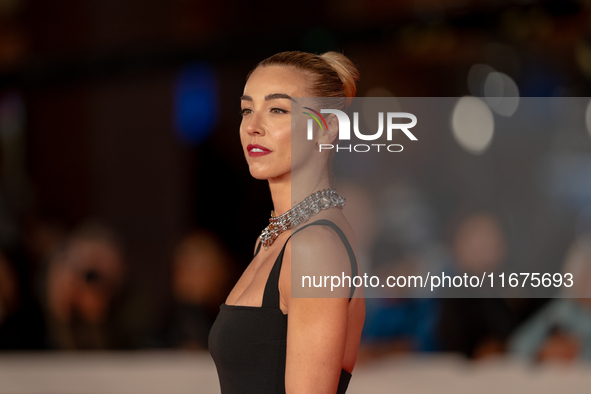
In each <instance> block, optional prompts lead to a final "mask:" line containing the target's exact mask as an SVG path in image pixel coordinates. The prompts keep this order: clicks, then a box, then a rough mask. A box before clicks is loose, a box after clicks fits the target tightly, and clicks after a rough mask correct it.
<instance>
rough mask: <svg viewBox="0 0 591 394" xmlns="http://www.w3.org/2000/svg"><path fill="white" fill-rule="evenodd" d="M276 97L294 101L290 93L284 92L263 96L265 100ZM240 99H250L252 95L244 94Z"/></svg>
mask: <svg viewBox="0 0 591 394" xmlns="http://www.w3.org/2000/svg"><path fill="white" fill-rule="evenodd" d="M276 99H288V100H292V101H293V102H296V101H295V100H294V99H293V98H292V97H291V96H290V95H288V94H285V93H272V94H268V95H266V96H265V101H269V100H276ZM240 100H244V101H252V97H250V96H246V95H244V96H242V97H240Z"/></svg>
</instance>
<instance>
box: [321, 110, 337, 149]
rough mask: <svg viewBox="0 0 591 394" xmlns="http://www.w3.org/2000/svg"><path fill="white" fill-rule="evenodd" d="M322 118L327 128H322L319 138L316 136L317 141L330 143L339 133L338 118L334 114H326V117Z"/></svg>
mask: <svg viewBox="0 0 591 394" xmlns="http://www.w3.org/2000/svg"><path fill="white" fill-rule="evenodd" d="M324 120H326V125H327V126H328V129H327V130H325V129H324V128H322V131H321V134H320V138H318V143H319V144H332V143H333V142H334V141H335V140H336V138H337V136H338V134H339V120H338V119H337V117H336V116H335V115H334V114H330V115H328V117H326V118H324Z"/></svg>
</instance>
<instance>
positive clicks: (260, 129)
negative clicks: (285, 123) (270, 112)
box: [242, 112, 265, 136]
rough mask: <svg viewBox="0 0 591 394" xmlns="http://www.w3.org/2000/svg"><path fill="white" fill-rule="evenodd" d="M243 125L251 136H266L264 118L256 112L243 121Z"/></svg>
mask: <svg viewBox="0 0 591 394" xmlns="http://www.w3.org/2000/svg"><path fill="white" fill-rule="evenodd" d="M242 125H243V127H244V130H245V131H246V133H247V134H248V135H250V136H253V135H255V134H258V135H260V136H263V135H265V128H264V124H263V119H262V116H261V115H260V114H259V113H257V112H254V113H252V114H250V115H248V116H247V117H245V118H243V119H242Z"/></svg>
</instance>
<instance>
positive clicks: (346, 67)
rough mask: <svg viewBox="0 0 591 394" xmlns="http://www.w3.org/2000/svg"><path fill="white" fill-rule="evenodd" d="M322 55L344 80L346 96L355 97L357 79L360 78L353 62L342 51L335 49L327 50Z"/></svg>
mask: <svg viewBox="0 0 591 394" xmlns="http://www.w3.org/2000/svg"><path fill="white" fill-rule="evenodd" d="M320 57H321V58H323V59H324V60H326V62H327V63H328V64H330V66H331V67H332V68H334V70H335V71H336V72H337V74H338V75H339V78H341V81H343V88H344V89H345V96H346V97H355V93H356V92H357V85H356V81H357V80H358V79H359V71H358V70H357V67H355V65H354V64H353V62H352V61H351V60H350V59H349V58H348V57H347V56H345V55H343V54H342V53H339V52H334V51H330V52H325V53H323V54H322V55H320Z"/></svg>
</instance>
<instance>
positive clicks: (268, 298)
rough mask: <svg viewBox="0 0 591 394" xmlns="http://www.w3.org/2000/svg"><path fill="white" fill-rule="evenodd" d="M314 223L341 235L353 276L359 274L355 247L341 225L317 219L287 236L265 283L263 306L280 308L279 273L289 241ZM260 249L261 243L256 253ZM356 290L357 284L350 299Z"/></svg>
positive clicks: (352, 288) (352, 287)
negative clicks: (327, 227)
mask: <svg viewBox="0 0 591 394" xmlns="http://www.w3.org/2000/svg"><path fill="white" fill-rule="evenodd" d="M314 225H316V226H322V225H324V226H329V227H331V228H332V229H333V230H334V231H335V232H336V233H337V234H338V235H339V237H340V238H341V241H343V244H344V245H345V248H346V249H347V254H348V255H349V260H350V262H351V277H352V278H353V277H355V276H357V275H358V270H357V259H356V258H355V253H354V252H353V248H352V247H351V244H350V243H349V240H348V239H347V237H346V236H345V233H343V230H341V229H340V227H338V226H337V225H336V224H334V223H333V222H331V221H330V220H326V219H320V220H317V221H315V222H312V223H310V224H307V225H305V226H304V227H302V228H299V229H297V230H296V231H294V232H293V233H292V234H291V235H290V236H289V238H287V240H286V241H285V244H283V248H281V252H279V255H278V256H277V259H276V260H275V264H273V268H271V272H270V273H269V278H268V279H267V283H266V284H265V292H264V293H263V304H262V306H263V307H265V308H276V309H279V307H280V305H279V274H280V273H281V265H282V264H283V254H284V253H285V247H286V246H287V242H288V241H289V239H290V238H291V236H292V235H294V234H295V233H297V232H298V231H302V230H303V229H305V228H306V227H309V226H314ZM259 249H260V243H259V247H258V248H257V252H256V253H258V251H259ZM256 253H255V255H256ZM354 292H355V286H351V294H350V296H349V301H351V298H353V293H354Z"/></svg>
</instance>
